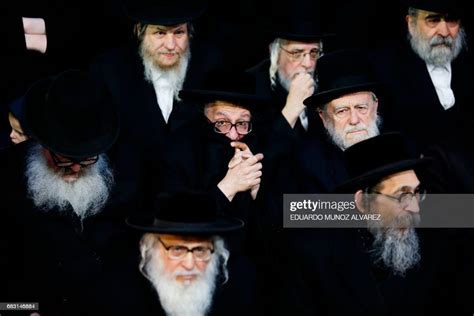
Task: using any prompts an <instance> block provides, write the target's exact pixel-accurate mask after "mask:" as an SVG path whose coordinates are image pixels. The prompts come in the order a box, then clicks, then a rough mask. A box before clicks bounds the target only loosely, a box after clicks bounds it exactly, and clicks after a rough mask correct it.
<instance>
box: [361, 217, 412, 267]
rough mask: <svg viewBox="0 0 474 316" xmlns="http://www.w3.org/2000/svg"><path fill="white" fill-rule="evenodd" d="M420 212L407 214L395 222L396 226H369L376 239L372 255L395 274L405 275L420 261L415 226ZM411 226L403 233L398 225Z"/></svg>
mask: <svg viewBox="0 0 474 316" xmlns="http://www.w3.org/2000/svg"><path fill="white" fill-rule="evenodd" d="M419 220H420V218H419V214H415V215H413V214H410V215H406V216H405V217H404V218H402V219H400V220H399V223H395V224H394V226H395V227H375V226H372V227H369V231H370V232H371V233H372V235H373V236H374V238H375V240H374V243H373V245H372V251H371V253H372V255H373V257H372V258H373V259H374V260H375V262H382V263H383V264H384V265H385V266H386V267H387V268H390V269H391V270H392V272H393V274H395V275H400V276H404V275H405V272H406V271H407V270H408V269H410V268H412V267H414V266H415V265H416V264H418V262H419V261H420V259H421V257H420V252H419V243H418V236H417V234H416V231H415V228H413V226H416V225H417V224H418V223H419ZM400 225H401V226H403V227H409V228H406V231H405V232H404V233H403V234H401V233H400V229H399V228H397V226H400Z"/></svg>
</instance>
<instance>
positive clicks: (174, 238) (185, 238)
mask: <svg viewBox="0 0 474 316" xmlns="http://www.w3.org/2000/svg"><path fill="white" fill-rule="evenodd" d="M159 237H160V239H161V240H163V241H167V242H170V243H171V242H172V243H181V244H182V243H202V242H212V236H208V235H204V236H199V235H196V236H193V235H172V234H159Z"/></svg>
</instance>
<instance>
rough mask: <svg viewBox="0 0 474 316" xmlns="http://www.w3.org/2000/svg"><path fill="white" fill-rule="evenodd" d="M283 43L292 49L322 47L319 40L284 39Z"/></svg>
mask: <svg viewBox="0 0 474 316" xmlns="http://www.w3.org/2000/svg"><path fill="white" fill-rule="evenodd" d="M283 45H285V46H286V48H288V49H289V48H291V49H303V50H304V49H313V48H320V47H319V46H320V45H319V42H298V41H291V40H284V41H283Z"/></svg>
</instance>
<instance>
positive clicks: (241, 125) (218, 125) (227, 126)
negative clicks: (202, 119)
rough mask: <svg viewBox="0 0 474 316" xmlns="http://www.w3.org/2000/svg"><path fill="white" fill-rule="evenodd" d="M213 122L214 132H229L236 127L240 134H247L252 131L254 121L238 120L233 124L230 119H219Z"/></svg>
mask: <svg viewBox="0 0 474 316" xmlns="http://www.w3.org/2000/svg"><path fill="white" fill-rule="evenodd" d="M211 124H212V125H213V126H214V132H216V133H219V134H227V133H228V132H230V130H231V129H232V127H235V130H236V131H237V134H239V135H247V134H248V133H250V132H251V131H252V121H238V122H235V123H234V124H232V123H231V122H229V121H225V120H219V121H216V122H211Z"/></svg>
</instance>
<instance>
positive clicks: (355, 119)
mask: <svg viewBox="0 0 474 316" xmlns="http://www.w3.org/2000/svg"><path fill="white" fill-rule="evenodd" d="M349 112H350V114H349V115H350V117H349V123H350V124H351V125H357V124H359V122H360V117H359V113H358V112H357V110H356V109H354V108H351V109H350V111H349Z"/></svg>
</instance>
